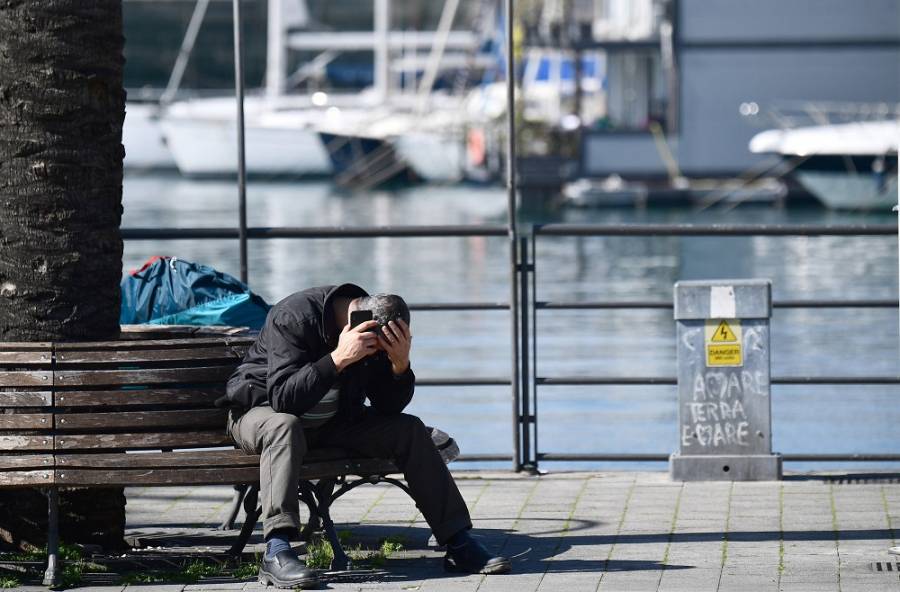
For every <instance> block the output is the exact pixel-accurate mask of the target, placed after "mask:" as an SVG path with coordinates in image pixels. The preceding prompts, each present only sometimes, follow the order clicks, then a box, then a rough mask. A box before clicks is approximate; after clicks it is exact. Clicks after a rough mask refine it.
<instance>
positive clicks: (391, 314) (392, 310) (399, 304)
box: [348, 294, 409, 326]
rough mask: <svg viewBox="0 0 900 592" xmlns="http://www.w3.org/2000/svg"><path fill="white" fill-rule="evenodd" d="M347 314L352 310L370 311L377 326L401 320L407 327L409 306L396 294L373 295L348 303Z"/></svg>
mask: <svg viewBox="0 0 900 592" xmlns="http://www.w3.org/2000/svg"><path fill="white" fill-rule="evenodd" d="M348 310H349V311H348V314H349V312H352V311H354V310H370V311H372V318H373V319H374V320H375V321H377V322H378V325H379V326H384V325H387V324H388V322H390V321H396V320H397V319H403V322H404V323H406V324H407V325H409V306H407V305H406V302H405V301H404V300H403V298H401V297H400V296H397V295H396V294H373V295H372V296H363V297H361V298H355V299H353V300H351V301H350V306H349V309H348Z"/></svg>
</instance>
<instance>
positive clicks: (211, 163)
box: [162, 118, 332, 177]
mask: <svg viewBox="0 0 900 592" xmlns="http://www.w3.org/2000/svg"><path fill="white" fill-rule="evenodd" d="M162 129H163V133H164V134H165V138H166V142H167V144H168V146H169V149H170V151H171V153H172V157H173V159H174V161H175V164H176V165H177V166H178V170H179V171H180V172H181V173H182V174H184V175H188V176H193V177H218V176H233V175H236V174H237V130H236V129H235V124H234V121H233V120H230V121H229V120H197V119H188V118H185V119H180V118H167V119H165V120H163V122H162ZM244 142H245V147H246V148H245V163H246V170H247V174H248V175H254V176H315V175H328V174H330V173H331V172H332V167H331V162H330V160H329V158H328V153H327V152H325V148H324V147H323V146H322V142H321V141H320V139H319V135H318V134H317V133H316V132H315V131H313V130H312V129H309V128H306V127H299V126H298V127H266V126H258V125H248V126H247V127H246V128H245V132H244Z"/></svg>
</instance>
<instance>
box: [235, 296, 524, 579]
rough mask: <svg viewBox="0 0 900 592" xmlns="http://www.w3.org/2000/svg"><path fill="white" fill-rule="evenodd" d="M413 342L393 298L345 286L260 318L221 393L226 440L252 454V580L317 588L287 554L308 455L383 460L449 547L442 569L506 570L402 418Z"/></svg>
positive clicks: (426, 443) (423, 437) (422, 440)
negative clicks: (476, 534)
mask: <svg viewBox="0 0 900 592" xmlns="http://www.w3.org/2000/svg"><path fill="white" fill-rule="evenodd" d="M353 311H371V313H372V315H371V316H372V320H369V321H365V322H362V323H361V324H359V325H357V326H355V327H352V328H351V326H350V322H349V320H350V316H351V313H352V312H353ZM411 340H412V335H411V334H410V331H409V308H408V307H407V306H406V303H405V302H404V301H403V299H402V298H400V297H399V296H395V295H386V294H378V295H375V296H369V295H368V294H367V293H366V292H365V291H364V290H363V289H362V288H360V287H359V286H355V285H353V284H343V285H340V286H326V287H320V288H310V289H308V290H303V291H301V292H297V293H295V294H293V295H291V296H288V297H287V298H285V299H284V300H282V301H281V302H279V303H278V304H276V305H275V306H274V307H273V308H272V310H271V311H269V314H268V317H267V318H266V323H265V325H264V326H263V328H262V330H261V331H260V334H259V337H258V338H257V340H256V342H255V343H254V344H253V345H252V346H251V347H250V349H249V350H248V351H247V354H246V356H245V357H244V360H243V362H242V363H241V364H240V366H238V368H237V370H235V372H234V374H233V375H232V376H231V378H229V380H228V387H227V391H226V392H227V394H226V397H227V401H226V403H227V405H229V406H230V407H231V413H230V414H229V421H228V429H229V431H230V433H231V435H232V437H233V438H234V440H235V442H237V444H238V445H239V446H240V447H241V448H242V449H243V450H244V451H245V452H247V453H248V454H259V455H261V458H260V466H259V471H260V472H259V481H260V484H259V485H260V503H261V504H262V518H263V532H264V536H265V540H266V543H267V545H266V554H265V557H264V558H263V560H262V564H261V565H260V570H259V574H260V581H262V582H264V583H266V584H268V583H273V584H275V585H276V586H279V587H295V586H299V587H311V586H314V585H316V584H317V583H318V579H317V576H316V575H315V573H314V572H312V571H310V570H308V569H307V568H306V566H305V565H304V564H303V563H302V562H301V561H300V560H299V559H298V557H297V555H296V554H295V553H294V551H293V550H291V547H290V545H289V541H290V540H292V539H296V538H297V537H298V534H299V529H300V515H299V511H300V505H299V504H300V502H299V499H298V495H297V488H298V484H299V481H300V476H299V471H300V466H301V464H302V460H303V456H304V454H305V453H306V451H307V450H308V449H310V448H317V447H339V448H344V449H347V450H349V451H351V452H353V453H358V454H360V455H362V456H368V457H380V458H390V459H393V460H394V462H395V463H396V465H397V466H398V467H399V468H400V470H402V471H403V475H404V477H405V479H406V483H407V485H408V486H409V489H410V492H411V493H412V497H413V499H414V500H415V502H416V505H417V506H418V508H419V509H420V510H421V512H422V515H423V516H424V517H425V520H426V521H427V522H428V525H429V526H430V527H431V530H432V532H433V533H434V536H435V538H436V539H437V541H438V543H440V544H446V545H447V554H446V556H445V558H444V568H445V569H447V570H449V571H463V572H470V573H489V574H493V573H506V572H508V571H509V570H510V562H509V560H508V559H506V558H504V557H496V556H494V555H492V554H491V553H490V552H488V550H487V549H485V547H484V546H483V545H482V544H481V543H479V542H478V541H476V540H475V539H473V538H472V537H471V536H470V535H469V529H470V528H471V527H472V522H471V519H470V518H469V511H468V509H467V508H466V504H465V502H464V501H463V498H462V495H460V492H459V489H458V488H457V487H456V483H455V482H454V481H453V477H452V476H451V475H450V472H449V471H448V470H447V467H446V466H445V464H444V461H443V460H442V458H441V456H440V454H439V453H438V451H437V449H436V448H435V446H434V443H433V442H432V440H431V436H430V434H429V432H428V431H427V430H426V429H425V425H424V424H423V423H422V421H421V420H420V419H419V418H418V417H415V416H412V415H407V414H405V413H402V411H403V409H404V408H405V407H406V405H407V404H409V402H410V400H411V399H412V396H413V389H414V383H415V376H414V375H413V372H412V370H411V369H410V365H409V350H410V344H411ZM365 398H368V399H369V402H370V405H369V406H366V405H364V400H365Z"/></svg>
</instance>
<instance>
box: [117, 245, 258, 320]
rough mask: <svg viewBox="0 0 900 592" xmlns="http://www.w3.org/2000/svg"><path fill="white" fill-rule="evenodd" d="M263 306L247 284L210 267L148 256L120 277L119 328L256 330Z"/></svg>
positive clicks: (176, 259) (175, 259)
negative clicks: (174, 326)
mask: <svg viewBox="0 0 900 592" xmlns="http://www.w3.org/2000/svg"><path fill="white" fill-rule="evenodd" d="M269 308H270V307H269V305H268V304H267V303H266V301H265V300H263V299H262V298H261V297H259V296H258V295H256V294H254V293H252V292H251V291H250V288H248V287H247V284H244V283H243V282H241V281H239V280H237V279H236V278H234V277H232V276H230V275H228V274H226V273H221V272H219V271H216V270H215V269H213V268H212V267H209V266H206V265H201V264H199V263H191V262H190V261H183V260H181V259H178V258H176V257H153V258H151V259H149V260H148V261H147V262H146V263H145V264H144V266H143V267H141V268H140V269H137V270H135V271H132V272H131V273H130V274H128V275H126V276H125V277H124V278H122V312H121V314H120V315H119V323H121V324H123V325H132V324H145V323H148V324H153V325H230V326H233V327H250V329H251V330H257V331H258V330H259V329H260V328H262V326H263V323H264V322H265V320H266V313H268V311H269Z"/></svg>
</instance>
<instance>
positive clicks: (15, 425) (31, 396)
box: [0, 327, 409, 586]
mask: <svg viewBox="0 0 900 592" xmlns="http://www.w3.org/2000/svg"><path fill="white" fill-rule="evenodd" d="M252 343H253V339H252V338H251V337H249V336H247V335H241V334H239V333H237V332H236V331H235V330H229V329H227V328H219V329H210V328H196V327H195V328H184V327H180V328H152V329H148V328H146V327H123V331H122V339H120V340H118V341H109V342H85V343H0V487H2V488H22V487H38V488H41V489H42V490H43V491H45V493H46V495H47V498H48V507H49V514H48V516H49V520H48V561H47V570H46V572H45V574H44V585H47V586H56V585H58V583H59V577H60V565H59V558H58V541H59V529H58V489H59V488H60V487H69V486H78V487H119V486H145V487H146V486H170V485H220V484H232V485H235V498H234V501H233V505H232V509H231V512H230V515H229V517H228V519H227V520H226V521H225V523H224V524H223V525H222V526H221V527H220V528H229V529H230V528H233V525H234V520H235V518H236V517H237V514H238V511H239V509H240V507H241V506H242V505H243V507H244V509H245V511H246V514H247V517H246V519H245V521H244V524H243V527H242V529H241V533H240V535H239V537H238V540H237V542H235V544H234V545H233V546H232V547H231V549H230V550H229V551H228V553H230V554H232V555H234V556H239V555H240V553H241V552H242V551H243V549H244V546H245V545H246V543H247V541H248V540H249V538H250V535H251V534H252V532H253V529H254V527H255V525H256V523H257V521H258V519H259V516H260V513H261V510H260V509H259V508H258V506H257V491H258V479H259V456H251V455H247V454H245V453H244V452H242V451H241V450H239V449H236V447H235V446H234V443H233V441H232V440H231V437H230V436H229V435H228V434H226V428H225V425H226V411H225V410H223V409H218V408H216V407H215V406H214V404H213V402H214V401H215V400H216V399H217V398H218V397H220V396H221V395H222V394H223V392H224V385H225V381H226V379H227V377H228V376H229V375H230V374H231V372H232V371H233V370H234V368H235V367H236V365H237V364H238V363H239V362H240V360H241V359H242V358H243V355H244V352H245V351H246V350H247V348H248V347H249V346H250V345H251V344H252ZM397 472H399V471H398V470H397V467H396V466H395V465H394V463H393V462H391V461H390V460H386V459H372V458H352V457H350V456H348V454H347V453H346V452H345V451H343V450H341V449H327V450H313V451H310V452H309V453H308V454H307V457H306V458H305V459H304V466H303V469H302V472H301V475H302V478H303V480H302V482H301V484H300V488H299V492H298V495H299V496H300V499H301V500H302V501H303V502H304V503H306V505H307V506H308V507H309V510H310V520H309V521H308V522H307V525H306V527H305V528H304V531H303V533H302V536H303V537H304V538H305V539H306V540H308V539H309V537H310V536H311V535H312V533H313V531H314V530H316V529H318V528H320V527H321V528H324V531H325V534H326V536H327V538H328V541H329V542H330V544H331V546H332V549H333V550H334V561H333V563H332V568H333V569H348V568H349V567H350V560H349V558H348V557H347V555H346V553H344V550H343V548H342V547H341V544H340V541H339V540H338V537H337V534H336V532H335V529H334V524H333V522H332V520H331V517H330V510H329V508H330V505H331V503H332V502H333V501H334V500H335V499H337V498H338V497H340V496H341V495H343V494H344V493H346V492H347V491H350V490H351V489H353V488H354V487H357V486H359V485H361V484H364V483H378V482H381V481H385V482H389V483H392V484H394V485H396V486H398V487H401V488H402V489H403V490H404V491H406V492H407V493H409V490H408V489H407V488H406V486H405V484H404V483H403V482H401V481H399V480H397V479H394V478H391V477H388V475H389V474H392V473H397ZM351 477H356V478H355V479H352V478H351Z"/></svg>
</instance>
